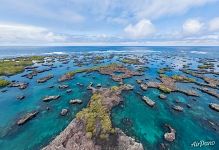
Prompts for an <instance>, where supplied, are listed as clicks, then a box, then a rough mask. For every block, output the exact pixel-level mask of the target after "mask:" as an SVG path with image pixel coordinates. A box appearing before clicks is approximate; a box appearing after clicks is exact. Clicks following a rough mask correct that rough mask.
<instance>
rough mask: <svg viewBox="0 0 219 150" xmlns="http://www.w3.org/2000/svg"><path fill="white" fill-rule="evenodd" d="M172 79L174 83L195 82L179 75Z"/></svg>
mask: <svg viewBox="0 0 219 150" xmlns="http://www.w3.org/2000/svg"><path fill="white" fill-rule="evenodd" d="M172 78H173V79H174V80H176V81H182V82H195V79H192V78H188V77H185V76H180V75H173V76H172Z"/></svg>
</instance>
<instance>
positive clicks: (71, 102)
mask: <svg viewBox="0 0 219 150" xmlns="http://www.w3.org/2000/svg"><path fill="white" fill-rule="evenodd" d="M69 103H70V104H82V100H80V99H72V100H70V101H69Z"/></svg>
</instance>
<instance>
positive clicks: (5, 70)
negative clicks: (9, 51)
mask: <svg viewBox="0 0 219 150" xmlns="http://www.w3.org/2000/svg"><path fill="white" fill-rule="evenodd" d="M43 59H44V57H43V56H31V57H18V58H14V59H3V60H0V76H10V75H15V74H18V73H21V72H23V71H24V69H25V67H26V66H30V65H33V61H40V60H43Z"/></svg>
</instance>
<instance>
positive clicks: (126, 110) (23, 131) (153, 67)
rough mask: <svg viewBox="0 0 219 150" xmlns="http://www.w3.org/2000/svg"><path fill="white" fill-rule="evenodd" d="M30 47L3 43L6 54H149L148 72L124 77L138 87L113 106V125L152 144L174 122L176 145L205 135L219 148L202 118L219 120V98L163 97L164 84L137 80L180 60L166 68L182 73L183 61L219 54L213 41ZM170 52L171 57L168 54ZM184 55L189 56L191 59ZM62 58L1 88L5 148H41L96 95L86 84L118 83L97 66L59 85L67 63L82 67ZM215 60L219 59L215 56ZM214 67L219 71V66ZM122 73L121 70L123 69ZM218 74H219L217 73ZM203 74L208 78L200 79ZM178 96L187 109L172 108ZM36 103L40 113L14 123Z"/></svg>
mask: <svg viewBox="0 0 219 150" xmlns="http://www.w3.org/2000/svg"><path fill="white" fill-rule="evenodd" d="M5 49H8V50H9V49H11V51H8V52H5V51H4V50H5ZM28 49H29V50H27V47H22V48H21V47H20V48H18V49H16V48H15V47H1V48H0V51H2V52H3V51H4V53H2V55H1V57H11V56H12V55H13V56H14V55H15V53H16V55H32V54H33V55H34V54H35V53H37V51H38V50H39V52H38V53H37V54H42V55H45V54H46V55H52V54H54V52H56V53H55V54H69V55H72V54H73V55H76V56H77V57H78V58H79V57H82V58H83V57H84V54H86V53H91V54H92V55H103V56H108V55H111V54H114V55H115V57H114V59H107V58H106V60H105V61H104V63H110V62H117V60H118V58H119V57H118V56H120V57H123V56H128V55H130V56H133V55H137V56H142V55H144V57H145V58H146V59H148V63H146V64H145V66H147V67H148V69H146V70H145V75H144V76H141V77H133V78H130V79H125V80H124V82H125V83H130V84H132V85H134V87H135V88H134V90H133V91H129V92H124V93H123V94H122V98H123V104H122V105H120V106H118V107H115V108H114V109H113V111H112V122H113V125H114V127H119V128H121V129H122V130H123V131H124V132H125V133H126V134H127V135H129V136H133V137H135V138H136V139H137V140H138V141H140V142H142V143H143V145H144V147H145V148H147V149H152V150H153V149H158V148H159V144H160V143H162V142H164V139H163V135H164V133H165V132H166V131H167V129H166V128H165V126H164V124H170V125H171V126H172V127H173V128H174V129H175V130H176V140H175V141H174V142H173V143H168V144H169V146H170V148H171V149H176V150H181V149H199V148H192V147H191V144H192V143H193V142H194V141H200V140H204V141H215V145H214V146H208V147H202V148H200V149H219V133H218V131H214V130H212V129H211V128H210V127H208V126H207V125H206V124H204V121H203V120H204V119H210V120H214V121H215V122H217V123H219V116H218V113H217V112H215V111H212V110H210V109H209V108H208V104H209V103H210V102H214V103H218V99H216V98H214V97H212V96H209V95H208V94H204V93H202V92H200V91H197V92H198V93H199V94H200V97H198V98H195V99H197V100H196V101H194V100H192V99H193V97H190V96H186V95H184V94H180V93H171V94H168V95H167V99H166V100H161V99H160V98H159V94H160V91H159V90H157V89H148V90H147V91H142V90H141V89H140V87H139V85H138V84H137V83H136V81H135V80H136V79H145V78H147V79H150V80H157V79H156V77H157V75H158V74H157V70H158V69H159V68H161V67H165V66H166V65H171V64H174V65H176V66H175V68H174V69H173V71H170V72H167V74H168V75H173V74H182V72H180V71H179V69H180V68H181V67H182V66H183V64H186V63H190V62H192V66H191V68H196V67H197V65H198V64H199V63H198V62H197V59H198V58H203V57H208V58H209V57H210V58H215V57H216V58H217V57H218V56H219V55H217V54H218V53H219V49H218V47H212V49H213V50H212V51H211V47H53V48H51V47H40V48H39V47H32V48H30V47H28ZM30 49H31V50H30ZM89 49H90V50H89ZM19 50H20V51H19ZM125 50H126V51H125ZM198 50H200V51H202V52H207V53H205V54H203V53H202V54H199V53H198V52H195V53H194V52H193V53H191V51H198ZM135 51H136V52H135ZM18 52H20V53H18ZM57 52H59V53H57ZM166 56H171V57H170V58H167V57H166ZM69 58H70V57H69ZM217 59H218V58H217ZM183 60H186V62H184V61H183ZM162 61H164V63H162ZM60 64H61V63H60V62H58V61H56V63H54V66H57V68H53V69H52V70H51V71H48V72H44V73H41V74H38V75H37V76H36V77H34V78H33V79H32V80H30V79H26V78H24V77H21V76H22V75H23V74H25V73H26V72H24V73H21V74H18V75H14V76H11V77H10V78H8V79H9V80H18V81H24V82H28V83H29V86H28V88H27V89H25V90H19V89H17V88H8V87H6V88H4V89H7V90H8V91H7V92H5V93H1V92H0V149H1V150H14V149H16V150H26V149H39V148H40V147H43V146H45V145H46V144H48V142H49V141H51V140H52V139H53V138H54V137H55V136H56V135H58V134H59V133H60V132H61V131H62V130H63V129H64V128H65V127H66V126H67V125H68V123H69V122H70V121H71V120H72V119H73V118H74V117H75V114H76V113H77V112H79V111H80V110H81V109H82V108H84V107H86V105H87V103H88V100H89V98H90V96H91V93H90V91H88V90H87V89H86V87H87V86H88V85H89V84H90V82H93V83H94V85H97V84H99V83H100V84H101V85H102V86H103V87H110V86H113V85H118V83H117V82H114V81H113V80H112V79H111V77H110V76H108V75H101V74H99V73H98V72H92V73H89V74H86V73H81V74H77V75H76V76H75V77H74V79H72V80H70V81H67V82H64V83H62V84H67V85H69V88H71V89H72V91H73V92H72V93H69V94H67V93H66V90H63V89H59V88H58V85H60V83H58V78H59V77H60V76H61V75H62V74H64V73H66V72H68V69H67V67H69V68H70V69H69V70H75V69H77V68H79V67H77V66H76V65H75V63H73V61H70V62H69V63H68V64H62V66H61V67H60ZM216 64H219V63H218V62H216ZM97 65H102V64H97ZM39 66H40V67H39V68H38V69H42V68H46V67H44V66H41V65H39ZM90 66H93V64H89V67H90ZM85 67H88V66H85ZM128 67H129V68H131V69H134V68H135V66H134V65H130V66H128ZM215 70H216V71H219V69H218V67H216V69H215ZM48 74H53V75H54V78H53V79H51V80H49V81H47V82H46V83H42V84H38V83H37V82H36V80H37V79H39V78H40V77H44V76H46V75H48ZM117 74H120V72H118V73H117ZM215 78H218V76H216V77H215ZM198 80H200V82H203V81H202V80H201V79H198ZM77 83H81V84H83V86H78V85H77ZM51 85H54V86H55V87H54V88H52V89H50V88H48V87H49V86H51ZM179 86H180V87H182V88H188V89H189V88H192V87H194V86H195V85H194V84H185V83H180V84H179ZM1 90H3V89H1ZM136 92H141V93H142V94H143V95H145V96H148V97H149V98H151V99H152V100H154V101H155V102H156V106H155V107H154V108H151V107H149V106H147V105H146V104H145V103H144V102H143V101H142V100H141V97H140V96H139V95H137V94H136ZM217 92H218V91H217ZM58 94H59V95H61V98H60V99H59V100H57V101H51V102H49V103H45V102H43V101H42V98H43V97H44V96H46V95H58ZM18 95H25V96H26V97H25V99H24V100H22V101H18V100H17V99H16V96H18ZM75 98H79V99H82V100H83V103H82V104H81V105H70V104H69V100H70V99H75ZM176 99H178V100H180V101H181V102H184V103H189V104H190V105H191V106H192V108H190V109H189V108H187V107H184V112H182V113H179V112H175V111H173V110H172V109H171V106H172V105H173V104H175V100H176ZM46 107H50V110H49V111H48V110H46ZM63 108H68V109H69V113H68V115H67V116H60V111H61V109H63ZM36 109H37V110H40V113H39V114H38V115H37V117H36V118H34V119H32V120H31V121H29V122H27V123H26V124H25V125H23V126H21V127H18V126H16V125H15V123H16V120H17V119H18V118H19V117H20V116H22V115H23V114H25V113H27V112H29V111H32V110H36ZM127 118H128V120H130V121H131V124H128V125H127V124H126V123H124V121H123V120H124V119H127Z"/></svg>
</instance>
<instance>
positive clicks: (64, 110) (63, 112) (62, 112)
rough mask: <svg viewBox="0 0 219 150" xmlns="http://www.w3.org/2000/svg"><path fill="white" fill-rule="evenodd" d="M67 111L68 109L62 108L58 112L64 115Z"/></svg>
mask: <svg viewBox="0 0 219 150" xmlns="http://www.w3.org/2000/svg"><path fill="white" fill-rule="evenodd" d="M67 113H68V109H65V108H64V109H62V111H61V112H60V115H62V116H65V115H67Z"/></svg>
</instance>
